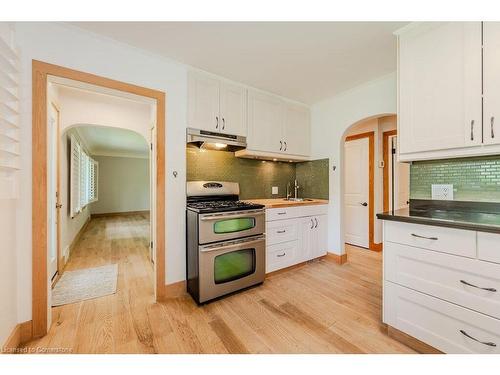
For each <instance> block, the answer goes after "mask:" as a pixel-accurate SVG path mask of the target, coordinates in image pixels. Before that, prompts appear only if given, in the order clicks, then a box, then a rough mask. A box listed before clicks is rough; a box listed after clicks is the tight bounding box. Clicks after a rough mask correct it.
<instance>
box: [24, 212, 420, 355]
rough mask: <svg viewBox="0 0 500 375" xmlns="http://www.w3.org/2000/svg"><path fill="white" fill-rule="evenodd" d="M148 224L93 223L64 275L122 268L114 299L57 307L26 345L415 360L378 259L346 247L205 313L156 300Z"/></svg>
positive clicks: (183, 301) (135, 218) (141, 220)
mask: <svg viewBox="0 0 500 375" xmlns="http://www.w3.org/2000/svg"><path fill="white" fill-rule="evenodd" d="M148 237H149V226H148V220H147V218H146V217H144V216H141V215H132V216H130V217H111V218H96V219H93V220H92V221H91V222H90V224H89V226H88V229H87V230H86V232H85V233H84V235H83V236H82V238H81V240H80V243H79V244H78V246H77V247H76V248H75V250H74V253H73V254H72V255H71V258H70V260H69V262H68V265H67V269H68V270H69V269H78V268H87V267H94V266H98V265H104V264H109V263H118V264H119V276H118V278H119V280H118V290H117V293H116V294H114V295H111V296H106V297H102V298H97V299H94V300H88V301H83V302H80V303H75V304H72V305H66V306H60V307H57V308H54V309H53V323H52V327H51V328H50V331H49V333H48V335H47V336H45V337H43V338H41V339H39V340H35V341H32V342H30V343H29V344H28V345H27V346H29V347H44V348H67V349H68V351H69V352H72V353H413V350H412V349H410V348H408V347H406V346H405V345H403V344H401V343H399V342H397V341H395V340H393V339H391V338H390V337H388V336H387V335H386V333H385V329H384V327H383V325H382V324H381V294H382V291H381V279H382V274H381V273H382V270H381V262H382V261H381V254H380V253H375V252H371V251H367V250H363V249H358V248H355V247H353V246H348V247H347V252H348V262H347V263H346V264H344V265H342V266H340V265H337V264H335V263H333V262H330V261H327V260H320V261H315V262H311V263H309V264H307V265H305V266H303V267H301V268H296V269H293V270H291V271H287V272H283V273H279V274H276V275H273V276H271V277H269V278H268V279H266V281H265V283H264V284H263V285H262V286H259V287H256V288H253V289H250V290H247V291H245V292H242V293H238V294H235V295H232V296H229V297H226V298H224V299H221V300H218V301H215V302H212V303H210V304H207V305H204V306H201V307H199V306H197V305H196V304H195V303H194V302H193V301H192V300H191V298H190V297H189V296H187V295H186V296H184V297H181V298H177V299H171V300H168V301H166V302H163V303H159V304H158V303H155V302H154V300H153V269H152V265H151V263H150V262H149V260H148V241H149V240H148Z"/></svg>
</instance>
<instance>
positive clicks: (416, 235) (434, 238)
mask: <svg viewBox="0 0 500 375" xmlns="http://www.w3.org/2000/svg"><path fill="white" fill-rule="evenodd" d="M411 235H412V236H413V237H417V238H423V239H425V240H433V241H437V240H438V238H437V237H425V236H421V235H419V234H415V233H412V234H411Z"/></svg>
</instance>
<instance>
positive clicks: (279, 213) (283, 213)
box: [278, 212, 286, 215]
mask: <svg viewBox="0 0 500 375" xmlns="http://www.w3.org/2000/svg"><path fill="white" fill-rule="evenodd" d="M278 215H286V212H278Z"/></svg>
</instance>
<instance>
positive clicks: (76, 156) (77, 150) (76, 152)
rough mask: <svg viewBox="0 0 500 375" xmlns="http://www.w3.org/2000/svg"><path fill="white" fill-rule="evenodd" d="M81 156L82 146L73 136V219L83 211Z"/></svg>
mask: <svg viewBox="0 0 500 375" xmlns="http://www.w3.org/2000/svg"><path fill="white" fill-rule="evenodd" d="M80 155H81V146H80V144H79V143H78V141H77V139H76V138H75V137H74V136H73V135H72V136H71V163H70V185H71V191H70V205H71V217H75V216H76V214H78V213H79V212H80V211H81V205H80V164H81V162H80Z"/></svg>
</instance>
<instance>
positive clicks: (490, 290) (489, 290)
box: [460, 280, 497, 292]
mask: <svg viewBox="0 0 500 375" xmlns="http://www.w3.org/2000/svg"><path fill="white" fill-rule="evenodd" d="M460 282H461V283H462V284H465V285H468V286H471V287H473V288H477V289H482V290H487V291H488V292H496V291H497V290H496V289H495V288H481V287H480V286H477V285H474V284H471V283H468V282H467V281H465V280H460Z"/></svg>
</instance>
